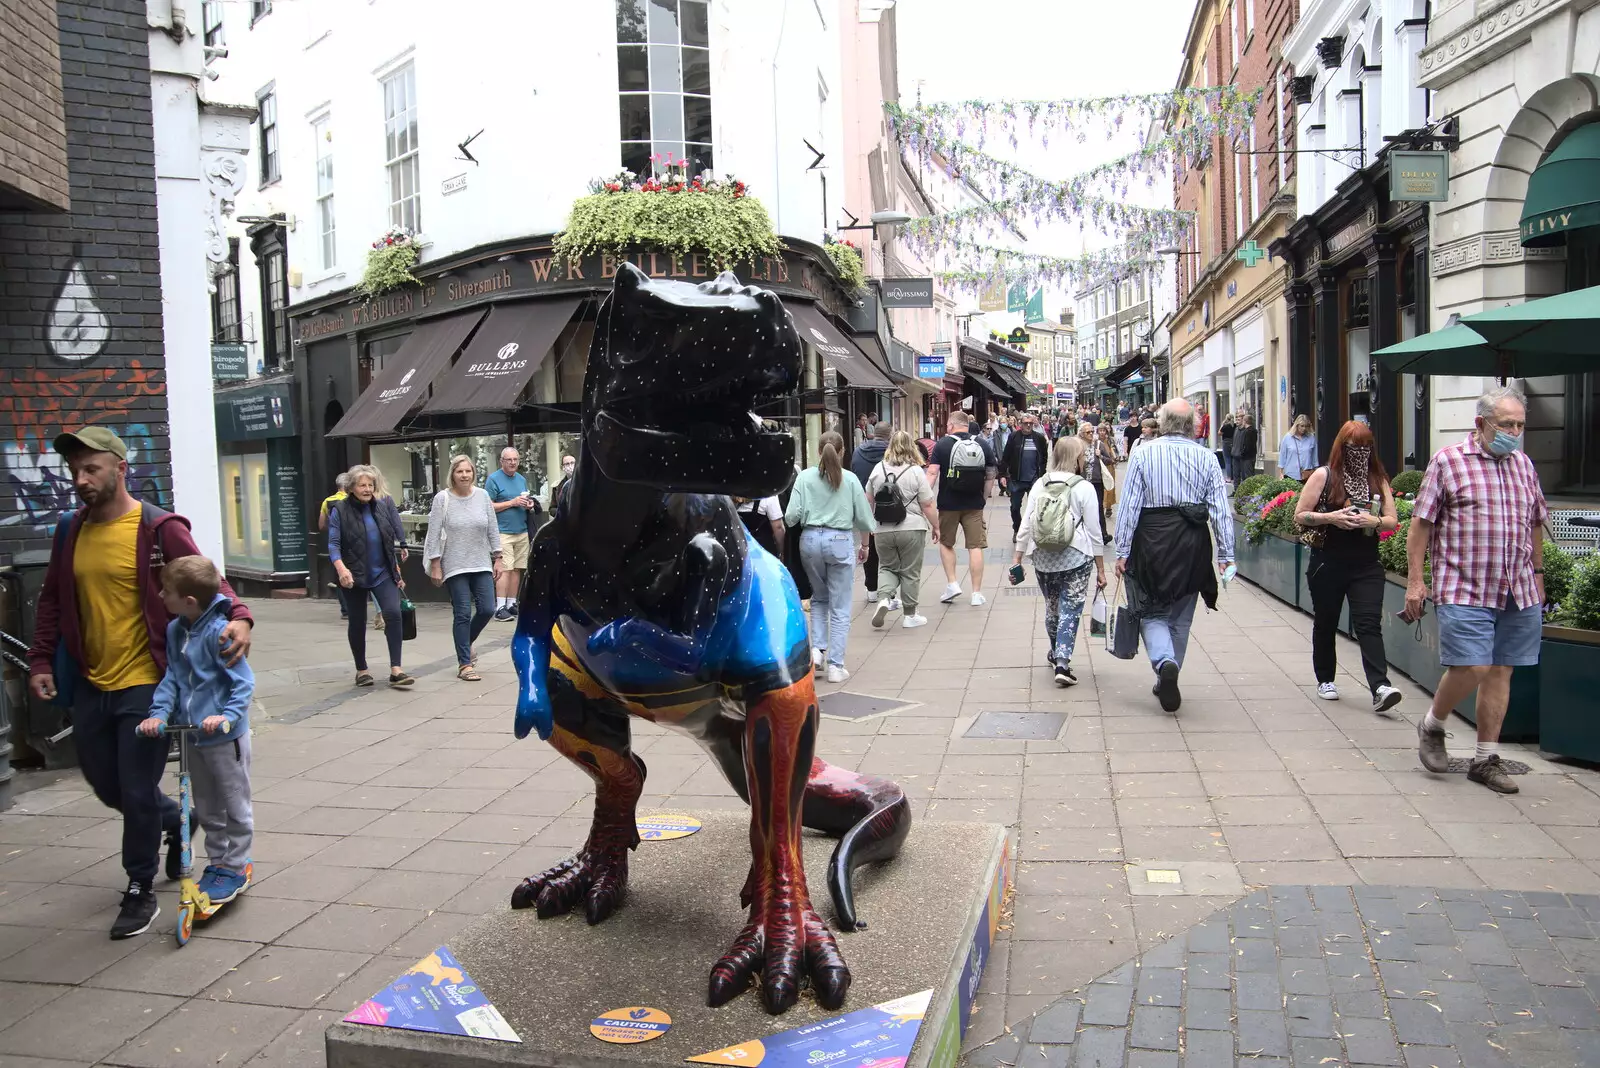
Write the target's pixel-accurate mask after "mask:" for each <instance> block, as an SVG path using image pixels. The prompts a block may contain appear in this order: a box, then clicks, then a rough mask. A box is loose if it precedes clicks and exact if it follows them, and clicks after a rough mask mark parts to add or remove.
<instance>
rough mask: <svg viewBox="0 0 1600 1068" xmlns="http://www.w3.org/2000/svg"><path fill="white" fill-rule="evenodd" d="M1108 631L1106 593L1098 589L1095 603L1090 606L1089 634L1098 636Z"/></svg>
mask: <svg viewBox="0 0 1600 1068" xmlns="http://www.w3.org/2000/svg"><path fill="white" fill-rule="evenodd" d="M1105 632H1106V595H1105V591H1103V590H1096V591H1095V595H1094V604H1092V605H1090V606H1089V635H1090V637H1094V638H1098V637H1101V636H1102V635H1104V634H1105Z"/></svg>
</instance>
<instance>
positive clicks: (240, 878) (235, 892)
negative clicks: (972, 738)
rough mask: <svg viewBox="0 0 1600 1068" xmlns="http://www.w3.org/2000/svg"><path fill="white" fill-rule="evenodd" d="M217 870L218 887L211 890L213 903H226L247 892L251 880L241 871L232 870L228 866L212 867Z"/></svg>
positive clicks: (211, 869) (214, 870) (210, 895)
mask: <svg viewBox="0 0 1600 1068" xmlns="http://www.w3.org/2000/svg"><path fill="white" fill-rule="evenodd" d="M208 870H209V871H213V872H216V889H214V890H212V891H210V892H209V895H208V896H209V897H210V898H211V903H212V904H213V905H226V904H227V903H228V902H230V901H232V900H233V899H234V898H236V897H238V896H239V895H240V894H242V893H244V892H245V889H246V888H247V887H249V885H250V880H249V878H248V877H247V876H245V875H244V874H243V873H241V872H232V871H229V870H228V869H227V868H210V869H208Z"/></svg>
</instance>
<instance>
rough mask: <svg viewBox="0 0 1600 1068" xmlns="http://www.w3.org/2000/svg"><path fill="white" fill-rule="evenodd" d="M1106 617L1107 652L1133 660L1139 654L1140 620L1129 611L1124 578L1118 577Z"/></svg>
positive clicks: (1120, 657)
mask: <svg viewBox="0 0 1600 1068" xmlns="http://www.w3.org/2000/svg"><path fill="white" fill-rule="evenodd" d="M1108 611H1109V614H1108V616H1107V619H1106V652H1108V653H1110V654H1111V655H1112V656H1114V657H1116V658H1117V659H1118V660H1132V659H1133V658H1134V657H1136V656H1138V655H1139V620H1138V619H1137V618H1135V617H1134V615H1133V613H1131V612H1129V611H1128V602H1127V599H1126V598H1124V597H1123V596H1122V579H1121V578H1120V577H1119V578H1118V579H1117V589H1116V592H1115V593H1113V594H1112V595H1111V605H1110V608H1109V610H1108Z"/></svg>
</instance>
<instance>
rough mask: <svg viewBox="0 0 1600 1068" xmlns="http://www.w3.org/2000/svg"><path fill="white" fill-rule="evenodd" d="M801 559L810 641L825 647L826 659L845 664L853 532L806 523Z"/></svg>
mask: <svg viewBox="0 0 1600 1068" xmlns="http://www.w3.org/2000/svg"><path fill="white" fill-rule="evenodd" d="M800 562H801V563H802V564H804V565H805V569H806V577H807V578H809V579H810V580H811V645H812V647H813V648H816V649H826V650H827V651H828V663H830V664H832V665H833V666H835V667H844V651H845V647H846V646H847V645H848V644H849V643H850V580H851V576H853V575H854V574H855V570H856V539H855V536H854V535H853V534H851V533H850V532H849V531H848V530H835V529H833V528H832V527H806V529H805V530H804V531H803V532H802V533H801V535H800Z"/></svg>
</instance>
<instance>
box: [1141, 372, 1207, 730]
mask: <svg viewBox="0 0 1600 1068" xmlns="http://www.w3.org/2000/svg"><path fill="white" fill-rule="evenodd" d="M1156 421H1157V424H1158V425H1157V431H1158V433H1159V436H1158V437H1155V438H1152V439H1150V440H1148V441H1146V442H1144V443H1143V444H1142V445H1140V446H1139V447H1138V448H1137V449H1135V450H1134V451H1133V455H1132V457H1131V458H1130V459H1129V461H1128V465H1127V468H1126V469H1125V470H1124V472H1123V475H1122V482H1121V484H1120V485H1119V486H1118V487H1117V494H1118V499H1117V516H1116V551H1117V574H1118V576H1122V575H1124V574H1125V573H1126V575H1127V576H1128V582H1129V586H1130V588H1131V589H1130V593H1131V594H1133V595H1134V596H1131V597H1130V601H1137V602H1139V604H1140V608H1139V633H1140V636H1141V637H1142V638H1143V639H1144V647H1145V652H1146V653H1147V654H1148V655H1149V657H1150V666H1151V667H1152V668H1153V669H1154V670H1155V673H1156V684H1155V688H1154V689H1153V691H1152V692H1153V693H1154V694H1155V695H1156V697H1158V698H1159V699H1160V701H1161V707H1162V708H1163V709H1165V710H1166V711H1168V712H1176V711H1177V710H1178V706H1179V704H1181V703H1182V697H1181V696H1180V694H1179V693H1178V672H1179V671H1180V670H1181V669H1182V667H1183V655H1184V652H1185V650H1186V649H1187V648H1188V646H1189V628H1190V625H1191V624H1192V623H1193V621H1194V608H1195V598H1196V595H1198V594H1204V595H1205V597H1206V605H1207V607H1209V608H1215V607H1216V603H1217V577H1216V575H1215V574H1214V573H1213V572H1212V571H1211V558H1212V551H1211V534H1210V532H1209V531H1208V530H1207V528H1206V522H1207V520H1208V519H1209V521H1210V526H1211V528H1212V529H1213V530H1215V532H1216V562H1217V571H1219V572H1221V571H1224V570H1226V569H1227V566H1228V565H1229V564H1230V563H1232V562H1233V512H1232V509H1230V508H1229V506H1228V494H1227V487H1226V486H1225V485H1224V483H1223V479H1222V469H1221V468H1219V467H1218V466H1217V459H1216V456H1215V455H1213V454H1212V453H1211V451H1210V450H1209V449H1207V448H1206V447H1205V446H1204V445H1203V444H1201V443H1200V442H1198V441H1196V440H1195V411H1194V407H1193V406H1192V405H1190V404H1189V402H1188V401H1186V400H1182V399H1178V400H1171V401H1168V402H1167V403H1166V404H1164V405H1162V406H1161V411H1160V412H1159V413H1158V414H1157V417H1156Z"/></svg>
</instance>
